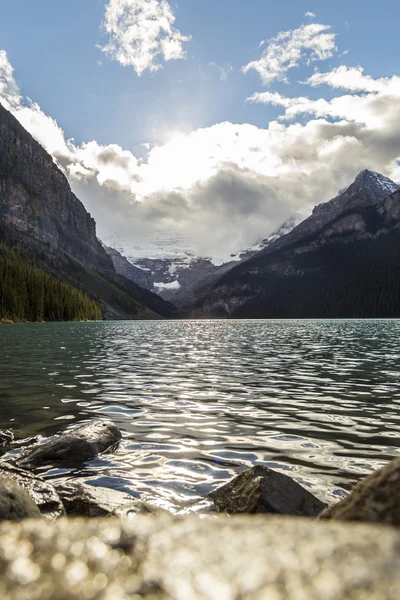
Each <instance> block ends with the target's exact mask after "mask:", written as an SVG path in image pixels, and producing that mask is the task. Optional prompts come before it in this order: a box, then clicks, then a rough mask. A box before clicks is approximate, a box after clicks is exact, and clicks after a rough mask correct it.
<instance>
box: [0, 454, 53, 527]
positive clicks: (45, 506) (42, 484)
mask: <svg viewBox="0 0 400 600" xmlns="http://www.w3.org/2000/svg"><path fill="white" fill-rule="evenodd" d="M0 477H5V478H8V479H12V480H13V481H14V482H16V483H17V484H18V485H20V486H21V487H22V488H24V489H25V490H26V491H27V493H28V494H29V496H30V498H31V499H32V500H33V502H34V503H35V504H36V506H37V507H38V509H39V511H40V513H41V514H42V515H43V516H44V517H46V518H47V519H56V518H58V517H62V516H64V515H65V510H64V506H63V504H62V502H61V500H60V497H59V496H58V494H57V492H56V490H55V489H54V487H53V486H52V485H51V483H49V482H48V481H45V480H44V479H42V478H41V477H38V476H36V475H33V474H32V473H29V472H28V471H25V470H23V469H19V468H17V467H14V466H13V465H11V464H9V463H7V462H2V463H0Z"/></svg>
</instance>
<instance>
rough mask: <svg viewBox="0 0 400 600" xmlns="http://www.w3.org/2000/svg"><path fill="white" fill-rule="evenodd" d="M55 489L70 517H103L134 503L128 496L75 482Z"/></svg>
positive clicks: (57, 485)
mask: <svg viewBox="0 0 400 600" xmlns="http://www.w3.org/2000/svg"><path fill="white" fill-rule="evenodd" d="M55 489H56V491H57V493H58V495H59V496H60V498H61V501H62V503H63V505H64V508H65V511H66V513H67V515H71V516H86V517H104V516H108V515H113V514H116V512H117V511H118V510H121V509H124V508H126V509H128V508H129V507H131V505H132V504H133V503H134V498H133V496H130V495H129V494H125V493H123V492H118V491H115V490H112V489H109V488H104V487H98V486H93V485H87V484H85V483H79V482H76V481H65V482H61V483H56V484H55Z"/></svg>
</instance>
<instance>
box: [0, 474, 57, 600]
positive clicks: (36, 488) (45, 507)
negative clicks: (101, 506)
mask: <svg viewBox="0 0 400 600" xmlns="http://www.w3.org/2000/svg"><path fill="white" fill-rule="evenodd" d="M0 477H6V478H9V479H12V480H13V481H15V482H16V483H17V484H18V485H20V486H21V487H22V488H24V489H25V490H26V491H27V492H28V494H29V496H30V497H31V499H32V500H33V502H34V503H35V504H36V506H37V507H38V509H39V510H40V512H41V514H42V515H43V516H44V517H46V518H47V519H56V518H58V517H62V516H63V515H65V510H64V506H63V504H62V502H61V500H60V498H59V496H58V494H57V492H56V490H55V489H54V487H53V486H52V485H51V483H49V482H48V481H45V480H44V479H42V478H41V477H37V476H36V475H33V474H32V473H29V472H27V471H24V470H23V469H18V468H17V467H14V466H13V465H11V464H9V463H6V462H2V463H0ZM0 597H1V595H0Z"/></svg>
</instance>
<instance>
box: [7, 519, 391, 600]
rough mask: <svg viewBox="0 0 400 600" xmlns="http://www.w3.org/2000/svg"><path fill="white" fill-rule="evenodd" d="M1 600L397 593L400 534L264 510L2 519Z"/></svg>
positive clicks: (282, 598) (246, 599)
mask: <svg viewBox="0 0 400 600" xmlns="http://www.w3.org/2000/svg"><path fill="white" fill-rule="evenodd" d="M0 597H1V598H2V600H16V599H19V598H29V600H81V599H82V598H85V600H94V599H96V600H125V599H126V600H128V599H130V600H132V599H133V598H134V599H135V600H139V599H146V600H164V599H165V600H166V599H173V600H202V599H204V600H262V599H264V598H265V599H268V600H286V599H296V600H303V599H304V600H338V599H340V600H354V599H363V598H368V600H398V598H399V597H400V532H398V531H397V530H396V529H392V528H388V527H380V526H376V525H370V524H367V525H366V524H349V523H346V524H344V523H339V522H334V521H330V522H328V521H325V522H323V521H319V522H314V521H311V520H309V519H295V518H293V519H283V518H281V517H266V516H238V517H232V518H229V517H226V516H222V515H220V516H217V517H214V518H206V519H199V518H197V517H187V518H184V519H178V518H172V517H167V516H164V515H163V516H159V517H154V516H146V517H145V516H138V517H137V518H136V519H133V520H130V521H127V520H118V519H115V518H104V519H60V520H59V521H55V522H52V523H51V522H48V521H45V520H32V521H24V522H23V523H11V522H7V523H3V524H2V525H0Z"/></svg>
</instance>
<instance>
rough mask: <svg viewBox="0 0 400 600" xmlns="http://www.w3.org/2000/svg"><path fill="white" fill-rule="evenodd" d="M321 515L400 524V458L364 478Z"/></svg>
mask: <svg viewBox="0 0 400 600" xmlns="http://www.w3.org/2000/svg"><path fill="white" fill-rule="evenodd" d="M320 518H321V519H336V520H339V521H366V522H367V521H369V522H373V523H388V524H390V525H396V526H400V459H396V460H394V461H392V462H391V463H389V464H388V465H387V466H386V467H384V468H383V469H380V470H379V471H375V472H374V473H372V474H371V475H369V476H368V477H366V478H365V479H363V480H362V481H361V482H360V483H359V484H358V485H357V486H356V487H355V488H354V490H353V491H352V492H351V494H350V495H349V496H347V497H346V498H344V499H343V500H341V501H340V502H338V504H335V505H333V506H331V507H329V508H328V509H326V510H325V511H324V512H323V513H322V514H321V515H320Z"/></svg>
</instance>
